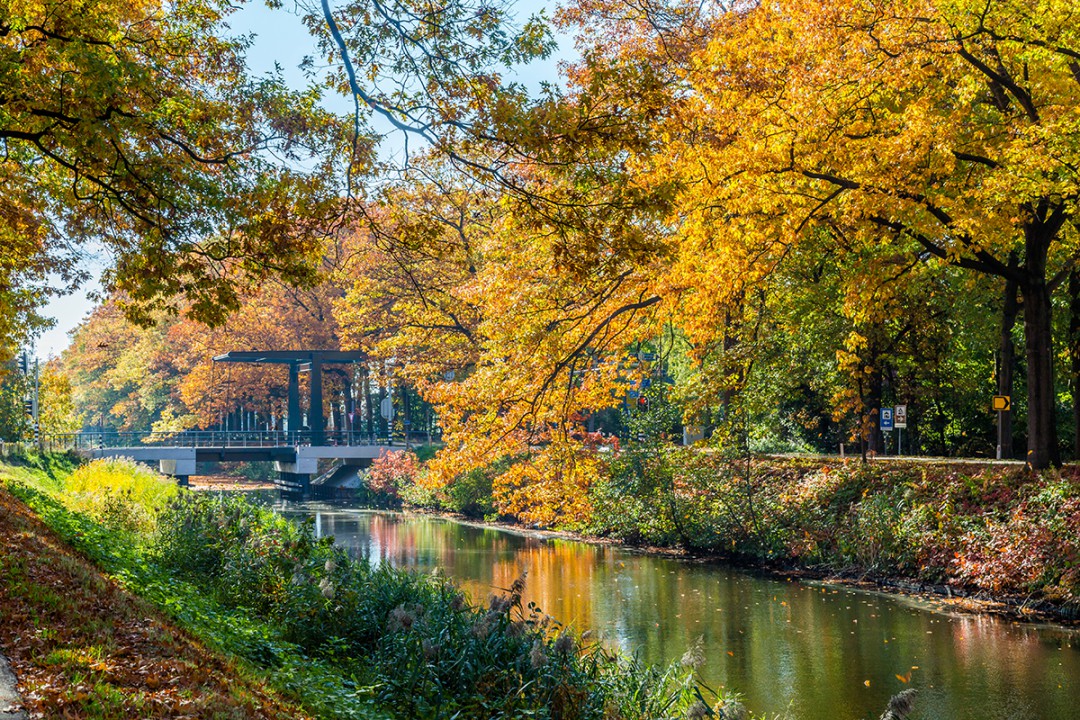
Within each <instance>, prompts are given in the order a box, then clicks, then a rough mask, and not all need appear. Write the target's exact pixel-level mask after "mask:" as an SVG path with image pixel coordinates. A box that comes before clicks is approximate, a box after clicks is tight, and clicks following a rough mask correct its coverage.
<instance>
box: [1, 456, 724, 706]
mask: <svg viewBox="0 0 1080 720" xmlns="http://www.w3.org/2000/svg"><path fill="white" fill-rule="evenodd" d="M0 473H2V478H3V487H2V488H0V498H2V504H3V507H4V509H5V510H4V512H5V514H4V521H5V522H12V523H16V524H17V525H18V528H15V529H16V530H18V532H15V533H13V534H11V535H8V536H7V537H8V538H9V539H11V540H12V541H14V539H15V538H17V537H23V536H24V535H23V534H21V533H25V528H27V527H30V526H33V528H34V530H33V533H34V535H35V537H38V538H42V542H47V544H48V547H49V548H52V551H50V552H44V551H43V552H40V553H37V554H36V555H35V553H34V549H33V548H34V547H36V546H35V545H32V544H28V543H24V544H22V545H20V546H19V547H18V548H16V547H15V546H8V545H5V549H4V554H3V558H2V560H3V565H2V567H3V568H4V572H5V574H6V577H8V578H9V579H10V580H11V581H12V582H13V583H15V584H14V585H13V587H14V590H13V594H12V595H11V596H10V598H6V600H5V602H11V603H22V605H20V606H19V608H20V609H17V613H15V614H12V615H10V616H6V617H10V618H13V619H17V620H18V622H19V623H21V624H15V622H12V623H8V622H5V623H4V627H5V632H6V633H7V635H5V636H3V637H4V640H5V642H4V650H5V651H6V652H7V653H8V654H9V656H11V657H12V659H13V660H14V661H15V666H16V670H17V671H18V672H19V673H20V677H23V678H26V680H25V681H24V693H25V695H26V696H27V697H31V698H34V702H38V703H40V704H41V706H42V707H45V708H49V709H50V711H51V710H55V709H57V708H60V707H65V708H68V707H70V710H71V712H72V713H73V714H74V715H75V716H78V717H85V716H95V717H97V716H101V717H127V716H130V713H132V712H134V713H138V712H141V711H142V710H140V708H144V707H150V706H151V705H152V704H153V703H156V702H159V701H160V699H159V698H158V696H157V695H156V694H155V691H156V690H157V689H158V687H159V685H157V684H158V683H159V684H160V687H165V686H168V688H169V689H168V692H167V694H169V697H175V698H176V702H181V701H183V702H195V700H198V701H199V702H202V701H203V699H205V702H206V703H208V705H206V707H207V708H208V709H207V710H206V711H205V713H200V712H196V714H199V715H200V716H205V717H211V716H216V717H233V716H236V717H249V716H257V715H259V713H260V712H263V711H262V709H261V708H262V705H261V704H260V703H266V708H267V710H266V711H265V713H264V714H263V715H262V716H267V717H274V716H276V715H275V714H274V713H275V712H276V710H275V708H287V707H289V705H288V703H298V704H299V705H300V706H301V707H303V708H304V710H305V711H306V712H308V713H310V714H312V715H315V716H318V717H328V718H338V717H340V718H378V717H403V718H404V717H431V718H439V717H443V718H449V717H474V718H495V717H506V718H517V717H523V716H530V717H551V718H641V719H642V720H645V719H646V718H660V717H682V716H685V715H686V714H687V713H690V714H694V713H697V715H696V716H705V715H707V714H708V713H710V712H713V711H714V709H715V710H716V711H718V712H721V713H722V712H724V708H727V712H728V714H731V713H733V712H738V713H744V712H745V711H744V710H742V709H741V706H739V705H738V704H737V703H735V702H734V700H732V699H731V698H729V697H720V698H717V697H714V696H712V695H711V694H710V692H709V691H708V690H706V689H704V688H702V687H700V686H699V685H698V684H697V682H696V681H695V676H694V667H695V665H696V662H697V660H695V656H694V654H693V653H688V656H687V658H686V659H684V662H683V663H677V664H674V665H672V666H671V667H669V668H667V669H662V668H655V667H648V666H644V665H642V664H641V663H640V662H639V661H637V660H635V659H633V658H629V657H624V656H619V655H614V654H612V653H610V652H609V651H608V650H607V649H605V648H604V647H602V646H601V645H599V644H597V643H595V642H591V641H589V640H588V639H587V636H582V635H579V634H577V633H574V632H571V631H570V630H568V629H566V628H562V627H560V626H559V624H558V623H557V621H556V620H555V619H553V618H550V617H548V616H546V615H544V613H543V612H542V610H541V609H540V608H536V607H533V606H529V607H522V605H521V600H520V594H521V590H522V588H523V583H525V582H527V579H526V578H525V577H524V576H523V577H522V578H520V579H519V580H518V581H517V582H515V583H514V584H513V585H512V586H511V587H510V588H507V589H506V590H505V593H503V594H500V595H498V596H493V597H492V598H490V599H489V600H487V601H486V602H484V603H483V605H475V604H473V602H472V601H471V600H470V599H469V598H467V597H466V596H465V595H464V594H463V593H462V592H461V591H460V590H459V589H458V588H457V587H456V586H455V585H454V583H453V581H452V579H448V578H443V577H439V576H436V575H416V574H412V573H408V572H404V571H400V570H394V569H391V568H389V567H386V566H379V567H372V566H369V565H368V564H366V563H363V562H358V561H356V560H353V559H352V558H350V557H348V555H347V554H346V553H345V551H344V550H342V549H341V548H339V547H335V546H334V545H333V543H332V539H329V538H323V539H317V538H315V537H314V533H313V529H312V527H311V525H310V523H307V524H304V523H301V524H294V523H292V522H290V521H287V520H285V519H284V518H282V517H281V516H279V515H277V514H276V513H274V512H273V511H271V510H270V509H267V508H262V507H257V506H255V505H253V504H250V503H249V502H247V501H245V500H244V499H241V498H229V497H222V496H219V495H214V494H210V493H205V494H199V493H192V492H189V491H182V490H177V489H175V488H172V489H170V488H169V481H168V480H166V479H164V478H160V477H156V476H154V474H153V473H148V472H147V471H145V470H144V469H141V468H138V467H137V466H134V465H133V464H131V463H129V462H126V461H106V462H102V461H95V462H93V463H91V464H89V465H86V466H82V467H79V468H78V469H74V468H73V467H72V466H71V465H70V464H68V463H67V462H65V461H62V460H57V459H56V458H48V457H46V458H40V459H38V460H35V461H33V462H30V463H28V464H22V465H18V466H2V467H0ZM87 482H92V483H93V484H94V486H95V487H97V488H98V493H97V494H96V496H94V497H89V496H86V495H85V494H83V493H82V492H80V488H82V487H84V486H85V483H87ZM23 503H25V505H23ZM118 507H123V508H124V509H123V510H118V509H117V508H118ZM31 510H32V511H33V514H32V513H31V512H30V511H31ZM34 514H36V515H37V516H39V517H40V518H41V520H42V521H44V523H45V524H47V525H48V527H49V529H48V530H46V529H45V527H44V526H43V525H42V524H41V522H39V521H38V520H37V519H36V518H35V517H34V516H33V515H34ZM12 518H18V519H17V520H14V519H12ZM65 543H68V544H70V545H71V546H72V547H73V548H74V549H75V550H76V551H78V552H77V553H72V552H71V551H70V550H68V549H66V548H65V547H64V544H65ZM57 552H58V553H60V554H61V555H62V556H63V558H65V559H63V560H62V561H61V562H60V563H59V564H60V566H61V567H68V566H69V565H73V564H77V565H78V566H79V568H80V571H79V572H80V573H81V575H80V577H82V578H83V580H82V582H84V583H90V584H89V586H88V587H84V588H82V589H81V590H79V597H80V598H84V599H85V602H86V603H90V604H91V605H92V606H93V607H94V608H96V610H95V612H96V615H93V616H87V617H85V618H82V619H76V618H73V617H69V615H62V616H57V615H50V614H48V613H49V612H52V610H51V609H50V608H53V606H58V607H59V608H60V609H61V610H63V611H65V612H67V613H69V614H73V613H76V612H77V611H78V609H79V608H80V607H82V606H81V605H78V604H73V605H69V604H68V602H67V601H66V600H62V599H61V598H60V596H58V595H57V594H56V591H55V590H46V589H45V587H46V585H47V581H46V580H44V579H42V578H41V577H38V576H36V575H35V573H29V574H28V573H27V571H26V567H27V563H28V562H29V563H32V564H33V567H35V568H39V569H42V568H44V567H45V566H46V565H48V563H49V562H50V557H52V555H53V554H55V553H57ZM78 553H81V554H82V555H85V556H86V557H88V558H89V559H90V560H92V561H93V562H94V563H95V564H97V565H98V566H99V567H100V568H101V569H102V570H103V571H104V572H105V573H106V574H107V576H108V578H105V577H99V578H98V579H93V580H91V579H87V578H91V577H92V576H94V575H95V573H96V572H97V571H96V570H94V569H93V568H91V567H90V566H89V565H87V564H86V563H85V561H83V560H82V559H81V557H80V555H79V554H78ZM42 572H43V570H42ZM28 577H29V578H30V581H29V582H28V581H27V578H28ZM24 591H25V592H24ZM133 595H134V596H138V597H132V596H133ZM119 597H122V598H126V599H124V600H123V602H125V603H128V604H130V606H131V607H134V608H146V607H148V605H147V604H146V603H147V602H148V603H150V604H151V605H154V606H156V610H154V611H153V612H152V613H151V614H152V616H153V618H158V619H157V620H153V623H154V624H153V625H151V626H148V627H156V628H159V630H158V631H157V632H162V633H163V636H162V637H161V638H159V641H160V642H162V643H166V644H168V643H169V642H172V640H170V639H169V638H171V637H172V636H173V635H176V636H178V637H179V638H181V639H182V638H184V637H185V635H184V633H183V632H182V631H179V630H175V629H170V628H171V626H172V624H176V625H178V626H179V627H181V628H183V629H184V631H187V632H191V633H193V634H194V635H195V636H197V637H198V638H200V640H201V641H202V642H204V643H206V644H207V645H209V646H210V647H211V648H213V651H214V652H216V653H222V655H214V656H213V657H215V658H230V657H232V658H235V659H234V660H228V659H215V660H214V661H212V662H208V663H203V664H197V665H190V666H189V665H184V664H183V662H180V661H177V662H179V663H180V664H179V665H176V666H175V667H174V668H172V671H171V674H168V673H165V672H164V671H160V670H158V669H156V668H155V667H154V666H153V664H152V656H151V657H148V658H147V662H146V663H144V664H143V665H138V663H139V662H140V661H141V660H140V653H141V650H140V649H139V648H141V647H142V646H139V647H138V648H134V649H132V647H131V645H130V644H127V643H124V642H120V641H119V640H118V641H117V642H116V643H115V644H111V641H108V640H104V641H101V643H102V644H99V645H94V646H93V647H89V646H87V647H84V646H83V645H80V644H79V643H83V642H89V640H86V639H84V638H83V637H82V635H79V634H78V632H77V628H79V627H83V626H90V625H93V626H95V627H96V625H94V623H95V622H104V620H102V616H103V615H107V614H108V610H107V609H106V608H107V606H105V605H103V604H102V598H119ZM5 607H10V606H5ZM125 607H127V606H125ZM120 612H127V611H126V610H123V611H120ZM147 612H148V611H146V610H142V611H133V613H134V617H136V618H137V619H139V622H147V621H144V620H142V618H143V616H144V615H146V614H147ZM94 617H97V618H98V620H94V619H93V618H94ZM164 617H168V618H169V620H168V621H166V620H164ZM34 618H37V619H38V623H37V629H34V628H33V626H34V624H35V623H34ZM153 618H152V619H153ZM62 621H64V622H69V623H72V627H73V628H76V630H71V631H70V633H75V635H72V634H70V633H69V629H68V628H66V627H65V628H53V627H52V624H53V623H54V622H56V623H59V622H62ZM125 627H126V626H124V625H121V626H120V627H119V628H118V629H117V630H116V633H122V632H124V631H125V630H124V628H125ZM162 627H164V628H166V629H165V630H160V628H162ZM20 628H21V630H22V631H26V632H28V633H29V635H30V636H33V637H41V638H43V639H42V641H41V642H38V641H35V642H33V643H30V644H28V645H26V646H25V647H21V648H16V647H14V646H16V645H18V643H16V642H15V639H16V637H17V636H18V635H17V634H16V635H12V633H19V632H20ZM144 634H145V633H144ZM140 637H141V636H140ZM133 642H134V641H133ZM177 642H181V640H177ZM183 642H185V643H188V644H189V645H190V644H191V641H189V640H183ZM152 649H153V648H150V649H148V651H147V652H148V653H149V652H151V651H152ZM201 652H204V653H205V652H207V651H205V650H202V651H201ZM127 653H131V654H130V655H128V654H127ZM184 662H186V661H184ZM133 665H138V667H142V668H144V669H145V672H142V671H139V672H136V671H134V670H131V666H133ZM222 668H232V670H231V672H232V673H234V674H235V676H236V677H238V678H241V680H238V681H237V682H239V683H240V684H239V685H238V687H237V694H236V696H235V698H236V708H235V711H234V714H233V715H229V714H223V713H221V712H217V711H216V710H213V709H212V708H214V707H216V706H214V705H213V703H214V702H216V701H215V700H214V699H213V693H214V692H216V691H215V690H213V688H214V687H217V686H216V685H214V684H213V683H211V684H209V685H208V686H207V688H206V690H205V691H204V694H205V695H206V698H203V695H198V696H197V697H196V698H195V700H192V696H191V694H190V693H185V692H184V688H186V687H188V685H189V684H191V683H195V682H199V681H200V680H205V679H206V678H207V677H209V675H208V673H218V674H217V675H214V682H225V681H226V680H225V678H227V677H229V675H228V674H226V673H225V672H224V670H222ZM58 672H60V673H68V675H67V676H64V677H65V678H66V682H68V683H70V685H67V684H65V683H60V684H59V685H58V686H57V687H56V688H53V689H49V688H46V687H39V685H38V683H39V682H40V683H48V682H54V683H55V682H57V680H56V675H57V673H58ZM118 678H119V679H118ZM264 683H265V684H266V685H268V686H269V687H271V688H273V689H274V690H273V691H271V690H267V689H265V688H264V687H263V684H264ZM249 687H252V688H255V690H251V693H250V694H245V693H247V692H248V691H247V690H246V688H249ZM80 688H81V689H80ZM259 688H262V689H259ZM163 692H165V691H163ZM278 695H280V696H281V697H282V698H284V699H278ZM147 703H149V704H150V705H148V704H147ZM192 707H196V706H192ZM99 708H104V709H103V710H101V712H100V713H98V710H99ZM215 712H217V714H216V715H215ZM95 713H98V714H97V715H95ZM297 716H301V715H299V714H298V715H297ZM723 716H724V717H726V715H723ZM738 717H742V715H738Z"/></svg>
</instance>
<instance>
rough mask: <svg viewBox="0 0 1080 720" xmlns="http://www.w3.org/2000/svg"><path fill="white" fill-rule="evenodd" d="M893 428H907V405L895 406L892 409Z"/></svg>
mask: <svg viewBox="0 0 1080 720" xmlns="http://www.w3.org/2000/svg"><path fill="white" fill-rule="evenodd" d="M893 426H894V427H896V428H897V429H900V428H906V427H907V405H897V406H896V407H895V408H893Z"/></svg>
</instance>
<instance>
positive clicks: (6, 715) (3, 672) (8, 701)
mask: <svg viewBox="0 0 1080 720" xmlns="http://www.w3.org/2000/svg"><path fill="white" fill-rule="evenodd" d="M21 707H22V702H20V700H19V692H18V690H16V689H15V673H13V672H11V666H10V665H8V661H7V658H6V657H4V656H3V655H0V720H26V713H24V712H23V711H22V710H20V709H19V708H21Z"/></svg>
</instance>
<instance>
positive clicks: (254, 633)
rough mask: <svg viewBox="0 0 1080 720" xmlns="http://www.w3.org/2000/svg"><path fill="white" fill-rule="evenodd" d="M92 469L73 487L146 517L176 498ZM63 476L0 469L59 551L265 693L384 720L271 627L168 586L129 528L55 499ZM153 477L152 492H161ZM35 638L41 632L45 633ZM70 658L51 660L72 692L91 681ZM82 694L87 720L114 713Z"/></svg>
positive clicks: (329, 711)
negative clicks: (264, 686) (152, 609)
mask: <svg viewBox="0 0 1080 720" xmlns="http://www.w3.org/2000/svg"><path fill="white" fill-rule="evenodd" d="M95 465H96V463H91V464H90V465H89V466H84V467H86V468H89V470H84V469H80V470H77V471H75V472H76V474H79V473H80V472H81V473H82V476H81V477H80V478H77V479H76V484H75V487H76V488H83V489H85V488H87V487H88V485H87V483H88V482H90V481H91V479H98V480H103V481H104V482H106V483H107V484H106V485H105V486H104V487H107V488H112V489H115V488H120V489H121V491H127V494H128V497H127V498H125V500H126V501H127V502H129V503H131V502H134V503H138V507H139V508H140V509H141V510H140V511H141V512H142V513H144V514H147V515H150V514H153V513H154V512H156V508H155V507H154V506H153V505H152V504H150V503H152V502H154V501H156V500H159V499H161V498H168V497H171V496H173V495H174V494H175V491H173V492H169V491H168V490H162V489H160V488H154V487H153V486H152V483H153V482H154V479H153V478H154V476H155V475H156V474H150V477H148V476H147V475H146V474H144V471H143V469H142V468H134V470H135V472H133V473H131V477H130V479H125V478H123V474H124V472H125V470H127V469H128V468H127V464H126V463H116V462H113V463H109V464H108V465H107V466H106V467H104V468H101V467H94V466H95ZM66 470H67V466H65V465H56V466H54V465H52V464H49V463H35V464H32V465H31V464H28V465H22V466H14V467H13V466H0V479H3V480H4V481H5V484H6V486H7V488H8V489H9V490H10V491H11V492H12V493H13V494H14V495H16V496H17V497H18V498H19V499H21V500H22V501H23V502H25V503H26V504H27V505H28V506H29V507H30V508H31V509H32V510H33V511H34V512H35V513H36V514H37V515H38V516H39V517H40V518H41V519H42V520H43V521H44V522H45V524H46V525H47V526H49V527H50V528H51V529H52V530H53V531H54V532H56V533H57V534H58V535H59V536H60V537H61V538H62V539H63V540H64V541H65V542H66V543H67V544H69V545H70V546H71V547H73V548H75V549H76V550H78V551H80V552H81V553H83V554H84V555H86V556H87V557H88V558H89V559H90V560H92V561H93V562H94V563H95V564H96V565H97V566H98V567H100V568H101V569H102V570H104V571H105V572H106V573H107V574H108V575H110V576H111V577H112V578H114V579H115V580H117V581H118V582H119V583H120V584H121V585H122V586H123V587H124V588H125V589H127V590H128V591H130V592H132V593H133V594H135V595H137V596H139V597H141V598H143V599H144V600H147V601H149V602H150V603H151V604H153V605H155V606H156V607H158V608H160V609H161V610H163V611H164V612H165V614H166V615H168V616H169V617H170V618H171V619H172V620H173V621H175V622H176V623H177V624H178V625H179V626H181V627H183V628H184V629H186V630H188V631H190V632H191V633H193V634H194V635H195V636H196V637H198V638H199V639H200V640H201V641H202V642H203V643H205V644H206V645H207V646H209V647H211V648H213V649H215V650H217V651H219V652H223V653H226V654H227V655H230V656H233V657H235V658H239V659H241V660H242V661H244V663H245V664H246V665H247V667H248V668H249V670H251V671H253V672H255V673H256V674H257V675H259V676H261V677H263V678H264V679H265V680H267V681H268V683H269V684H270V686H271V687H274V688H275V689H277V690H279V691H281V692H283V693H284V694H285V695H286V696H289V697H292V698H294V699H296V700H298V701H299V702H300V703H301V704H302V705H303V706H304V707H305V709H307V710H308V711H310V712H311V713H312V714H313V715H316V716H318V717H324V718H332V719H337V718H341V719H342V720H369V719H375V718H389V717H391V715H390V713H389V712H387V711H385V710H380V709H378V708H377V707H376V706H375V703H374V702H373V701H372V700H371V699H370V698H362V697H359V696H358V695H357V693H356V691H355V689H354V683H353V681H352V680H351V679H350V678H349V677H347V676H345V675H343V674H342V672H341V671H340V670H339V669H337V668H334V667H333V666H331V665H330V664H329V663H327V662H325V661H323V660H320V659H317V658H312V657H309V656H308V655H306V654H305V653H303V652H302V651H300V650H299V649H298V647H297V646H296V645H295V644H293V643H290V642H288V641H286V640H285V639H283V637H282V633H281V632H280V630H278V629H277V628H275V627H273V626H272V625H271V624H269V623H266V622H263V621H260V620H258V619H257V618H254V617H252V616H251V615H250V614H249V613H247V612H246V611H244V610H243V609H241V608H229V607H226V606H225V605H223V604H222V603H221V602H219V601H218V600H217V599H216V598H215V597H214V596H213V595H212V594H208V593H207V592H206V590H205V588H201V587H198V586H196V585H194V584H192V583H190V582H186V581H183V580H180V579H178V578H176V577H174V576H173V575H172V574H171V573H170V572H169V571H168V570H167V569H165V568H163V567H161V566H160V564H158V563H157V562H156V561H155V558H154V557H153V556H152V555H151V553H150V552H149V548H148V547H147V546H146V545H145V544H142V543H139V542H134V541H133V538H134V537H135V536H134V535H133V533H132V528H131V527H127V526H126V523H121V526H119V527H110V526H109V525H107V524H103V523H102V522H101V520H103V519H104V520H109V512H110V511H109V509H108V507H107V506H105V505H102V504H100V503H98V502H96V501H95V500H90V501H89V502H88V501H87V498H86V497H85V496H83V497H79V496H75V497H73V496H71V495H67V494H65V493H64V492H63V490H64V489H65V488H66V487H67V483H68V481H69V479H70V478H71V477H72V476H70V475H68V474H67V472H66ZM157 477H158V479H157V480H156V482H157V483H160V484H165V483H167V482H168V481H167V480H163V479H160V476H157ZM95 510H98V511H100V512H104V513H105V515H104V516H98V517H97V518H95V517H93V516H92V515H91V514H90V513H92V512H93V511H95ZM19 573H20V568H18V567H17V566H6V565H3V564H0V577H2V578H3V579H4V585H5V587H8V583H9V582H13V581H15V580H17V578H18V577H19ZM27 594H28V596H30V597H31V598H32V600H33V601H34V603H35V605H38V606H39V607H42V608H54V609H63V608H64V606H65V605H66V604H67V603H69V602H70V600H69V599H68V598H65V597H64V596H62V595H58V594H56V593H54V592H52V591H51V590H50V589H49V588H47V587H42V586H40V585H33V586H28V588H27ZM42 630H43V631H44V632H49V630H48V628H42ZM70 652H71V651H68V655H61V654H57V655H54V656H52V657H51V658H50V659H51V660H52V661H54V662H57V663H62V664H63V665H64V666H65V667H66V668H68V670H69V671H70V672H71V673H72V674H71V675H70V676H69V682H70V683H71V684H72V686H76V685H80V684H81V685H85V684H86V683H87V682H89V681H92V679H93V676H92V673H89V674H87V673H84V672H82V671H81V670H80V665H81V664H85V663H82V661H81V660H80V662H73V657H72V656H71V655H70ZM83 652H84V654H92V652H93V649H92V648H85V649H84V651H83ZM84 659H85V658H84ZM95 693H96V694H95ZM84 694H85V695H86V697H85V698H80V699H79V704H80V706H81V707H83V709H84V710H87V711H89V712H90V716H91V717H97V716H101V717H105V716H115V715H114V714H113V713H112V711H111V710H110V708H113V706H114V705H115V703H116V697H115V695H114V694H110V693H109V692H106V689H105V688H104V687H97V686H95V688H94V689H93V690H92V691H87V692H85V693H84Z"/></svg>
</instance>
